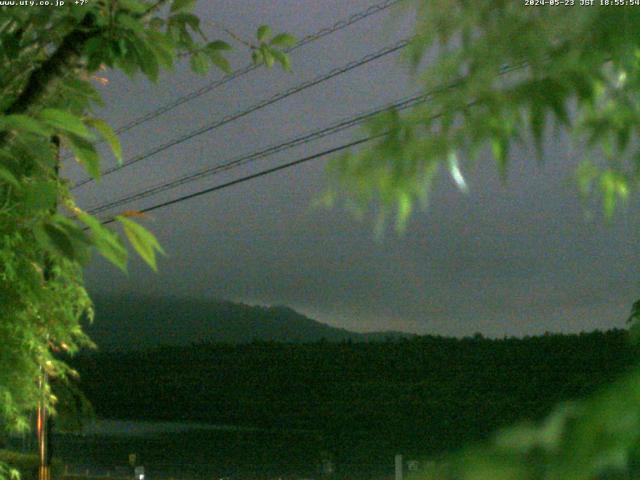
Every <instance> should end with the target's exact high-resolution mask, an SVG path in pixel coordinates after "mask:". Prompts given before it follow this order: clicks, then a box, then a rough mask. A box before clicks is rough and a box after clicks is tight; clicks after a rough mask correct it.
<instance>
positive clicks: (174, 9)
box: [171, 0, 197, 13]
mask: <svg viewBox="0 0 640 480" xmlns="http://www.w3.org/2000/svg"><path fill="white" fill-rule="evenodd" d="M196 1H197V0H174V2H173V3H172V4H171V13H178V12H191V11H193V7H194V6H195V4H196Z"/></svg>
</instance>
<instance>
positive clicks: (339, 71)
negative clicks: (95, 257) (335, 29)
mask: <svg viewBox="0 0 640 480" xmlns="http://www.w3.org/2000/svg"><path fill="white" fill-rule="evenodd" d="M408 44H409V39H403V40H400V41H398V42H395V43H394V44H392V45H389V46H386V47H384V48H382V49H380V50H378V51H376V52H373V53H370V54H368V55H366V56H364V57H362V58H360V59H359V60H355V61H351V62H349V63H347V64H345V65H343V66H342V67H338V68H334V69H333V70H331V71H329V72H328V73H326V74H324V75H320V76H318V77H316V78H313V79H311V80H307V81H305V82H303V83H301V84H299V85H296V86H294V87H292V88H290V89H288V90H285V91H284V92H280V93H277V94H275V95H274V96H272V97H270V98H267V99H264V100H261V101H260V102H258V103H256V104H254V105H252V106H250V107H249V108H247V109H245V110H242V111H239V112H235V113H232V114H230V115H227V116H225V117H223V118H221V119H220V120H217V121H215V122H213V123H211V124H208V125H205V126H204V127H201V128H199V129H197V130H192V131H191V132H189V133H187V134H185V135H182V136H180V137H177V138H174V139H173V140H170V141H168V142H165V143H163V144H161V145H158V146H156V147H154V148H152V149H150V150H148V151H146V152H144V153H142V154H140V155H137V156H135V157H133V158H131V159H129V160H127V161H125V162H124V163H123V164H122V165H118V166H114V167H111V168H109V169H107V170H105V171H104V172H103V173H102V176H106V175H109V174H111V173H114V172H117V171H119V170H121V169H123V168H126V167H128V166H130V165H133V164H135V163H138V162H140V161H142V160H145V159H147V158H149V157H151V156H153V155H156V154H158V153H160V152H163V151H164V150H167V149H169V148H171V147H174V146H176V145H179V144H181V143H184V142H186V141H188V140H191V139H192V138H194V137H196V136H198V135H202V134H203V133H207V132H210V131H212V130H215V129H217V128H219V127H221V126H223V125H226V124H228V123H230V122H233V121H235V120H238V119H239V118H242V117H245V116H247V115H249V114H251V113H253V112H256V111H258V110H261V109H263V108H265V107H268V106H269V105H272V104H274V103H276V102H279V101H280V100H283V99H285V98H287V97H290V96H292V95H295V94H296V93H299V92H301V91H303V90H306V89H308V88H311V87H314V86H316V85H319V84H321V83H323V82H326V81H328V80H330V79H332V78H335V77H337V76H339V75H343V74H345V73H347V72H349V71H351V70H354V69H356V68H358V67H360V66H362V65H365V64H367V63H370V62H373V61H375V60H377V59H379V58H383V57H385V56H387V55H390V54H392V53H395V52H397V51H399V50H401V49H403V48H405V47H406V46H407V45H408ZM92 181H93V179H92V178H86V179H84V180H81V181H79V182H77V183H76V184H75V185H74V186H73V188H72V190H75V189H77V188H79V187H81V186H83V185H86V184H87V183H90V182H92Z"/></svg>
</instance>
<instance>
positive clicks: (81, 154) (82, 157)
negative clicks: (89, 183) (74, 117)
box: [65, 135, 100, 180]
mask: <svg viewBox="0 0 640 480" xmlns="http://www.w3.org/2000/svg"><path fill="white" fill-rule="evenodd" d="M65 138H66V139H67V143H68V145H69V148H70V149H71V151H72V152H73V155H74V156H75V157H76V160H77V161H78V162H80V163H81V164H82V165H84V167H85V169H86V170H87V172H88V173H89V175H91V177H92V178H94V179H96V180H98V179H99V178H100V156H99V155H98V152H97V151H96V148H95V147H94V146H93V144H92V143H91V142H88V141H87V140H85V139H84V138H81V137H77V136H75V135H66V136H65Z"/></svg>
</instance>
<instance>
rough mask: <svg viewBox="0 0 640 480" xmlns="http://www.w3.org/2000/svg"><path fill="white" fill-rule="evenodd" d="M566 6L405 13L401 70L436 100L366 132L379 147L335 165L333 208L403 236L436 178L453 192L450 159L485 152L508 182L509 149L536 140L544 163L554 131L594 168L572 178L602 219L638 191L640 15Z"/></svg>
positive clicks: (441, 6) (447, 5) (460, 2)
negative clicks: (352, 210)
mask: <svg viewBox="0 0 640 480" xmlns="http://www.w3.org/2000/svg"><path fill="white" fill-rule="evenodd" d="M571 3H575V5H574V6H559V7H548V6H547V8H544V7H540V6H527V5H523V2H510V1H505V0H499V1H496V2H484V3H482V4H478V3H477V2H468V1H465V0H457V1H454V2H450V1H445V0H433V1H426V2H425V1H416V2H411V7H412V8H413V7H415V9H416V10H417V26H416V33H415V36H414V39H413V41H412V43H411V44H410V46H409V48H408V50H409V51H408V55H407V61H408V62H409V63H410V64H411V66H412V68H413V70H414V72H415V74H416V76H418V78H419V79H420V81H421V83H422V85H423V87H424V90H425V91H426V92H430V93H432V95H431V96H430V98H429V99H428V101H426V102H424V103H422V104H420V105H418V106H416V107H415V108H413V109H412V110H411V111H410V112H409V113H407V114H406V115H400V114H398V112H388V113H387V114H385V115H382V116H380V117H379V118H377V119H375V120H373V121H371V122H370V123H369V125H368V127H367V129H368V132H369V133H371V134H372V135H375V134H379V133H387V135H386V136H383V137H381V138H380V139H378V140H376V141H375V144H374V145H373V146H372V147H371V148H366V149H363V150H360V151H358V152H356V153H350V154H348V155H346V156H345V157H343V158H340V159H336V160H335V161H334V162H333V164H332V171H333V176H334V177H335V178H337V179H338V182H337V186H336V187H334V188H335V190H336V191H335V192H333V197H334V199H335V198H338V197H339V196H340V195H341V194H344V195H346V196H347V197H349V198H350V199H355V200H356V204H357V205H360V206H361V207H364V206H367V205H370V204H371V203H372V202H378V203H379V204H380V205H381V209H382V210H383V212H384V213H385V214H388V213H390V212H391V210H395V211H396V212H397V215H398V217H399V220H400V223H401V224H402V223H404V222H405V221H406V219H407V217H408V214H409V212H410V209H411V206H412V205H413V204H415V203H423V202H424V201H425V198H426V195H427V191H428V188H429V185H430V184H431V182H432V180H433V178H434V176H435V172H436V171H437V170H438V169H441V168H443V167H444V168H445V169H448V170H449V171H450V173H451V174H452V176H454V179H456V183H458V184H459V185H461V183H460V179H461V178H463V177H461V169H460V167H462V165H460V166H458V165H457V164H455V163H454V164H452V163H451V162H450V161H449V160H450V159H451V158H457V159H460V161H461V162H462V161H463V160H464V163H468V162H472V161H474V160H475V158H476V157H477V156H478V154H479V153H480V152H483V151H485V150H487V149H488V150H489V151H490V152H491V153H492V155H493V157H494V159H495V162H496V165H497V168H498V170H499V172H500V174H501V175H502V176H506V175H507V173H508V163H509V162H508V159H509V152H510V151H511V149H512V147H513V145H514V144H518V143H522V142H526V141H529V140H533V141H534V142H535V143H536V145H537V146H538V150H539V153H540V154H541V155H542V154H543V153H544V152H543V145H544V138H545V135H546V134H547V132H548V130H549V129H550V128H551V125H552V124H555V125H556V126H560V127H562V128H564V129H566V130H567V131H570V132H572V133H573V134H574V136H575V139H576V140H577V141H578V144H579V145H582V144H584V145H585V146H586V147H588V148H589V150H588V151H587V152H586V155H589V152H591V154H592V156H593V158H599V159H602V160H598V161H596V160H593V159H590V158H589V157H585V159H584V163H583V165H582V167H581V168H580V169H579V171H578V172H577V174H578V177H579V184H580V188H581V190H582V192H583V193H584V194H585V195H590V194H593V193H598V195H599V196H600V198H601V199H602V202H603V207H604V212H605V214H606V215H608V216H610V215H611V214H612V213H613V211H614V209H615V205H616V203H617V202H618V201H620V200H625V199H626V198H627V197H628V195H629V192H630V190H631V189H633V188H635V187H636V186H637V182H638V179H640V156H639V155H638V152H637V150H636V144H635V143H634V141H633V140H634V139H635V138H636V136H637V127H638V125H639V123H640V103H639V101H638V92H639V91H640V75H638V73H639V68H640V63H639V58H640V53H639V52H640V40H639V39H638V36H637V35H636V32H637V31H638V28H640V10H639V9H638V8H636V7H633V6H612V5H602V6H600V5H594V6H592V7H585V6H581V5H580V4H579V3H580V2H578V1H576V2H571ZM596 3H599V2H596ZM600 3H601V2H600ZM427 57H428V58H429V59H428V60H427Z"/></svg>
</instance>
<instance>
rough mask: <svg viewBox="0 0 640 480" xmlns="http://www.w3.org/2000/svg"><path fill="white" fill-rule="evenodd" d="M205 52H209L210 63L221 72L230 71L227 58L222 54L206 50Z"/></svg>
mask: <svg viewBox="0 0 640 480" xmlns="http://www.w3.org/2000/svg"><path fill="white" fill-rule="evenodd" d="M207 53H208V54H209V59H210V60H211V63H213V64H214V65H215V66H216V67H218V68H219V69H220V70H222V71H223V72H225V73H231V64H230V63H229V60H227V59H226V58H224V57H223V56H222V55H220V53H218V52H215V51H214V52H207Z"/></svg>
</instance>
